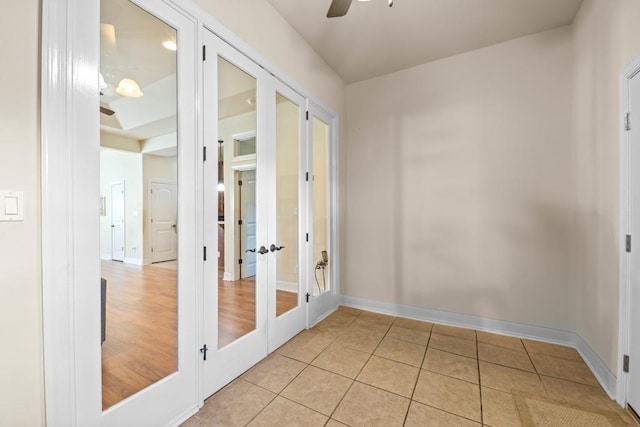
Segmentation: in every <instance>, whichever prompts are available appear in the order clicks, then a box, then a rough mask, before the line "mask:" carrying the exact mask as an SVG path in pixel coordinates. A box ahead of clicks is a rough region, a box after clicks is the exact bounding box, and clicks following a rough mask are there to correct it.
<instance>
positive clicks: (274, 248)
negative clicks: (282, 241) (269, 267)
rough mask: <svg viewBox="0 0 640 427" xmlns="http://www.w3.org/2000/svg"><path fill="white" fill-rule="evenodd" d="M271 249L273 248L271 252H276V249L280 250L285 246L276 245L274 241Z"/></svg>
mask: <svg viewBox="0 0 640 427" xmlns="http://www.w3.org/2000/svg"><path fill="white" fill-rule="evenodd" d="M269 249H270V250H271V252H275V251H279V250H280V249H284V246H276V245H274V244H273V243H272V244H271V247H270V248H269Z"/></svg>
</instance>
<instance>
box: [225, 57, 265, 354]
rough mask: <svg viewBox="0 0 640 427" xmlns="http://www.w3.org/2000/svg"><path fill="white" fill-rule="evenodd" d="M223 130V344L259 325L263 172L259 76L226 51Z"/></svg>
mask: <svg viewBox="0 0 640 427" xmlns="http://www.w3.org/2000/svg"><path fill="white" fill-rule="evenodd" d="M218 130H219V135H218V137H219V140H220V141H222V145H223V150H222V152H223V157H224V158H223V169H224V195H223V197H224V204H223V210H222V211H220V210H219V212H218V217H219V220H218V245H219V246H218V249H219V251H220V257H219V258H218V348H222V347H225V346H226V345H228V344H230V343H232V342H234V341H235V340H237V339H238V338H240V337H243V336H244V335H246V334H248V333H249V332H251V331H253V330H255V329H256V252H255V249H256V231H257V222H256V219H257V218H256V184H257V182H256V176H257V173H256V138H255V131H256V79H255V77H253V76H251V75H249V74H247V73H245V72H244V71H242V70H241V69H240V68H238V67H236V66H235V65H233V64H232V63H230V62H229V61H227V60H226V59H224V58H221V57H219V58H218ZM247 135H251V136H247ZM219 207H220V206H219Z"/></svg>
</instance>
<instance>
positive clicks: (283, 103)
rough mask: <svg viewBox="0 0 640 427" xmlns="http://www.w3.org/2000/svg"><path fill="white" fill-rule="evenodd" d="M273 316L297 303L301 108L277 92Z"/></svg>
mask: <svg viewBox="0 0 640 427" xmlns="http://www.w3.org/2000/svg"><path fill="white" fill-rule="evenodd" d="M275 102H276V201H277V207H276V236H277V240H276V242H275V245H276V246H279V247H282V249H280V250H279V251H277V264H276V266H277V267H276V270H277V273H276V316H280V315H282V314H284V313H286V312H287V311H289V310H291V309H293V308H295V307H297V306H298V286H299V274H298V271H299V269H298V267H299V266H298V185H299V169H300V168H299V149H298V145H299V140H300V135H299V120H300V107H299V106H298V105H296V104H294V103H293V102H291V101H290V100H289V99H287V98H285V97H284V96H282V95H280V94H279V93H276V99H275Z"/></svg>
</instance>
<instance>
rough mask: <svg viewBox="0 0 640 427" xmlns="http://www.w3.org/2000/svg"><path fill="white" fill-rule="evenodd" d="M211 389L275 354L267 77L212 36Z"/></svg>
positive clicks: (208, 125)
mask: <svg viewBox="0 0 640 427" xmlns="http://www.w3.org/2000/svg"><path fill="white" fill-rule="evenodd" d="M205 45H206V48H207V60H206V61H205V64H204V77H205V88H204V89H205V94H206V96H205V100H204V102H205V110H204V114H205V145H206V148H207V153H213V154H214V155H209V154H208V155H207V160H206V162H205V170H204V193H205V198H204V203H205V207H204V208H205V209H204V217H205V226H204V227H205V228H204V244H205V246H206V248H217V251H216V250H208V249H207V250H206V252H207V254H206V261H205V269H204V280H205V288H204V306H203V313H204V338H205V339H204V342H205V343H206V349H205V348H204V347H203V351H202V353H203V358H204V356H205V352H206V361H205V362H204V391H205V396H208V395H210V394H212V393H214V392H215V391H217V390H219V389H220V388H221V387H223V386H224V385H225V384H227V383H228V382H230V381H231V380H233V379H234V378H236V377H237V376H239V375H240V374H241V373H242V372H244V371H245V370H247V369H248V368H250V367H251V366H253V365H254V364H255V363H257V362H258V361H259V360H261V359H262V358H264V357H265V356H266V355H267V298H266V297H267V277H268V276H267V274H268V268H267V265H268V259H267V257H268V254H269V249H268V248H267V235H266V229H267V227H266V217H267V209H266V207H265V202H266V200H267V199H266V191H265V188H266V180H265V177H266V176H267V169H266V167H265V164H266V159H267V156H268V153H267V149H266V140H265V138H266V135H267V132H266V129H265V125H266V110H267V109H266V108H265V107H264V106H263V105H265V104H264V103H265V102H266V97H265V95H264V94H263V93H262V91H264V90H266V86H265V84H266V83H265V80H266V79H267V75H266V74H265V73H264V71H263V70H262V69H261V68H260V67H258V66H257V65H256V64H255V63H253V62H251V61H250V60H248V59H247V58H246V57H245V56H243V55H241V54H240V53H239V52H238V51H236V50H235V49H234V48H232V47H231V46H229V45H228V44H226V43H225V42H223V41H222V40H220V39H218V38H217V37H216V36H214V35H213V34H211V33H206V34H205Z"/></svg>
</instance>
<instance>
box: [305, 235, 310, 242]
mask: <svg viewBox="0 0 640 427" xmlns="http://www.w3.org/2000/svg"><path fill="white" fill-rule="evenodd" d="M306 239H307V242H308V241H309V233H307V237H306Z"/></svg>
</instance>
